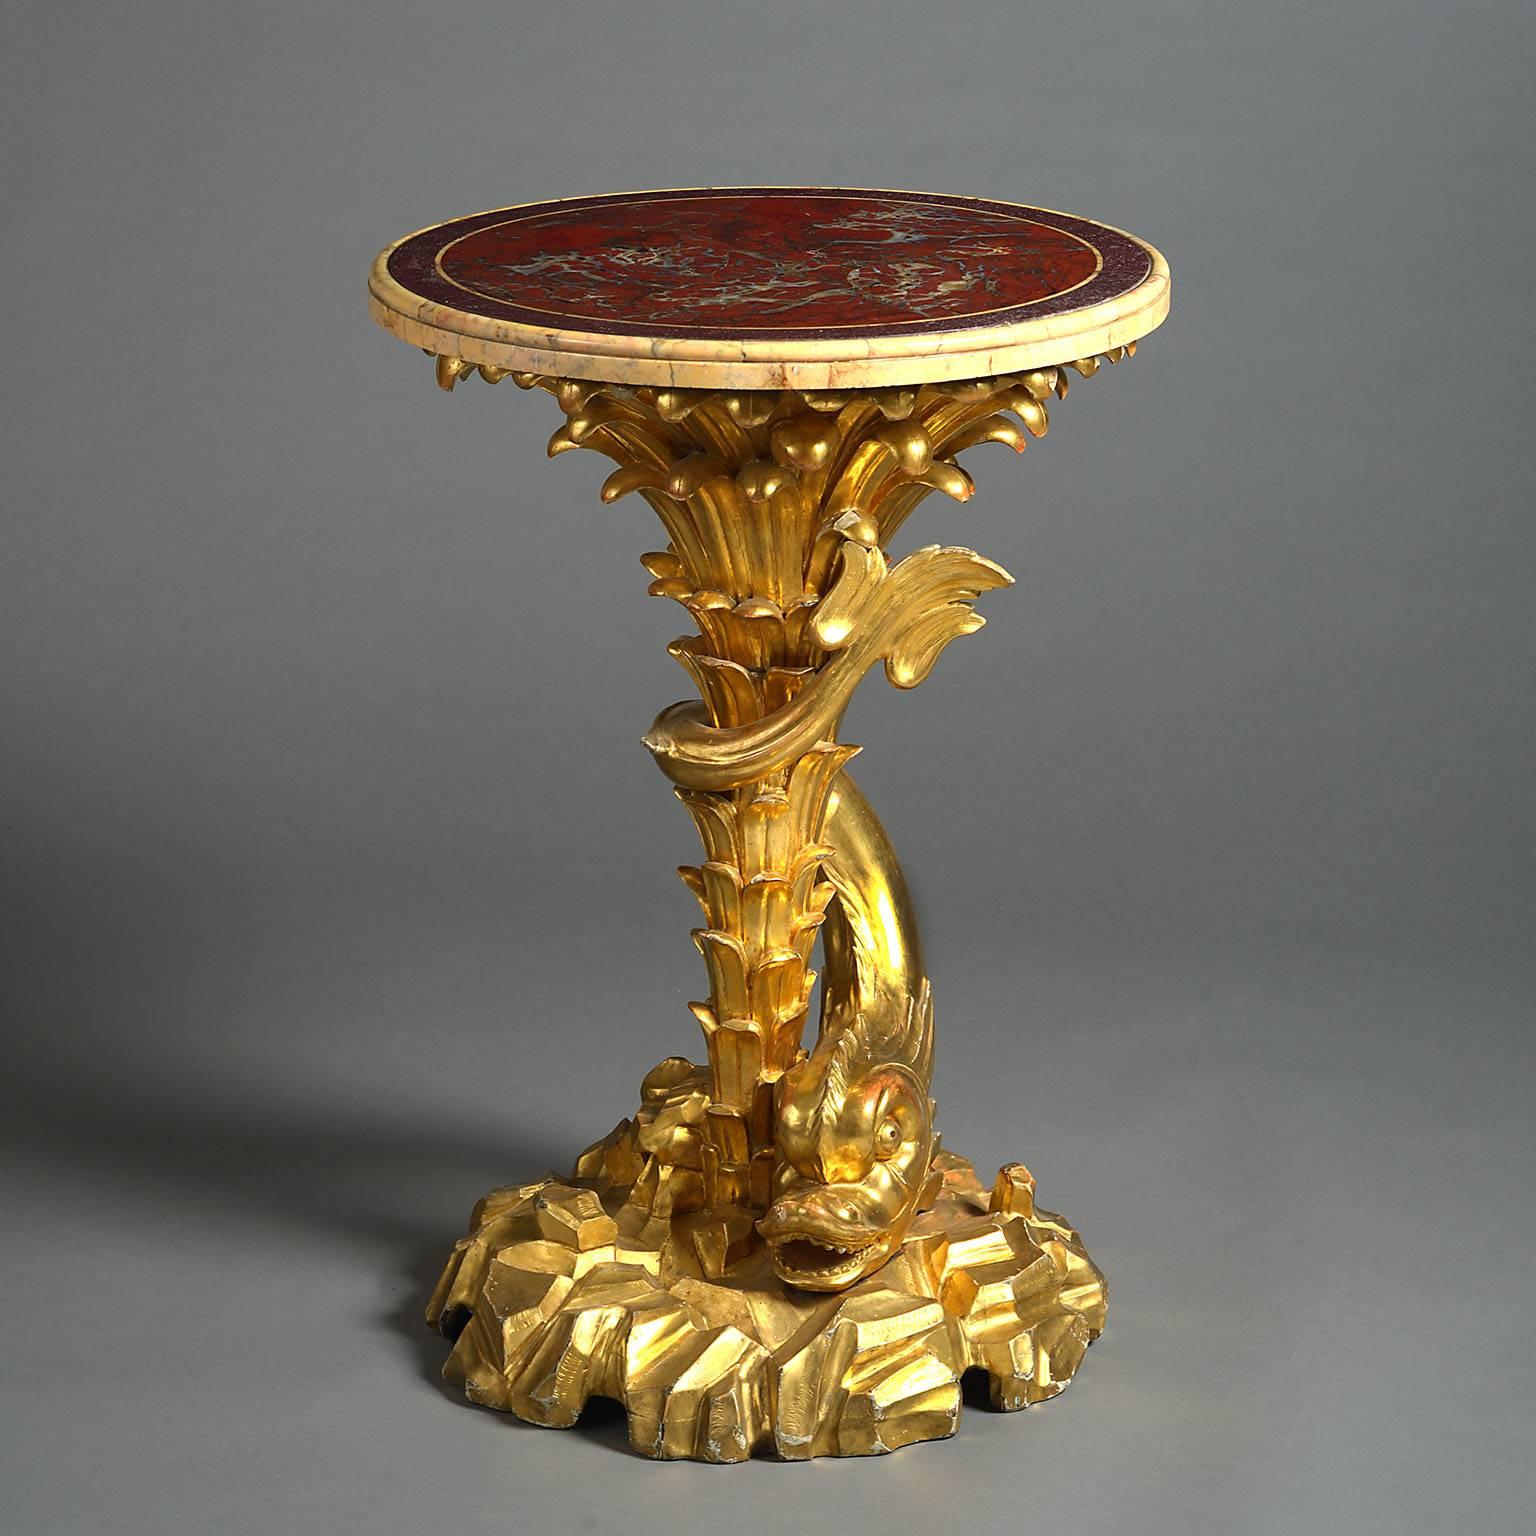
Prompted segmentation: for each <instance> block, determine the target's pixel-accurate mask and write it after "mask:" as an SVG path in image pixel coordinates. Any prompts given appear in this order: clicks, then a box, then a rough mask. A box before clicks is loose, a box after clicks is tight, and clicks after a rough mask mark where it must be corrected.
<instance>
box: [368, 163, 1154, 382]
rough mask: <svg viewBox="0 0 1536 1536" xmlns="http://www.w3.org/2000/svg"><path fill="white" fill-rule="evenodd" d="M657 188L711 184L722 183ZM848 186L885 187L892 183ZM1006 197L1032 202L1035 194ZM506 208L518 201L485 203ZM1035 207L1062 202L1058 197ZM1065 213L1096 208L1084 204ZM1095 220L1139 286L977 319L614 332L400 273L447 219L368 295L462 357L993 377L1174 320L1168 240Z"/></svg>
mask: <svg viewBox="0 0 1536 1536" xmlns="http://www.w3.org/2000/svg"><path fill="white" fill-rule="evenodd" d="M655 190H666V191H675V192H700V193H708V192H711V191H714V190H717V189H715V188H710V187H676V188H665V189H655ZM754 190H761V191H770V192H771V191H774V190H777V189H775V188H773V187H764V188H760V189H754ZM840 190H847V191H851V192H864V193H873V194H879V193H882V192H890V191H891V190H892V189H890V188H875V187H850V188H846V189H840ZM624 195H630V196H644V195H645V193H644V192H637V193H632V194H624ZM909 195H917V196H921V195H923V194H921V193H918V194H909ZM540 201H544V200H543V199H540ZM985 201H988V202H993V203H999V202H1000V201H1001V200H1000V199H997V198H988V199H985ZM513 206H514V207H517V206H521V207H528V206H532V205H531V204H518V205H513ZM1006 206H1009V207H1015V208H1021V209H1025V210H1029V209H1030V208H1031V205H1029V204H1024V203H1012V204H1007V205H1006ZM503 211H507V212H510V211H511V209H507V210H502V209H496V208H488V209H486V210H485V212H486V213H499V212H503ZM1033 211H1036V212H1040V213H1059V212H1060V210H1057V209H1051V208H1041V209H1037V210H1033ZM1060 216H1061V217H1063V218H1084V216H1083V215H1081V214H1067V213H1061V215H1060ZM473 217H479V215H473ZM447 222H452V221H447ZM1084 222H1086V223H1095V224H1099V227H1100V228H1102V229H1107V230H1111V231H1112V232H1113V233H1115V234H1118V235H1123V236H1124V237H1125V238H1126V239H1128V240H1132V241H1135V243H1136V244H1137V245H1139V246H1140V247H1141V248H1142V249H1143V250H1144V251H1146V252H1147V254H1148V256H1149V257H1150V258H1151V262H1152V270H1151V271H1150V272H1149V273H1148V274H1147V276H1146V277H1145V278H1144V279H1143V280H1142V281H1141V282H1140V283H1138V284H1137V285H1136V287H1134V288H1132V289H1131V290H1130V291H1129V292H1127V293H1123V294H1121V295H1119V297H1117V298H1113V299H1106V300H1104V301H1103V302H1102V303H1099V304H1093V305H1090V306H1088V307H1087V308H1085V309H1079V310H1073V311H1069V312H1067V313H1065V314H1056V315H1043V316H1041V317H1039V318H1037V319H1023V320H1015V321H1012V322H1010V323H1007V324H1002V325H990V326H978V327H974V328H971V329H967V330H954V331H929V332H923V333H919V334H916V335H892V336H864V337H859V338H854V337H839V336H830V337H818V338H815V339H812V340H801V341H786V340H783V339H779V340H776V341H770V340H766V339H762V338H758V339H753V338H750V337H748V336H741V337H725V338H722V337H711V338H709V339H705V338H702V337H676V336H643V335H612V334H609V333H599V332H594V331H580V330H561V329H559V328H558V327H551V328H546V327H543V326H535V325H526V324H520V323H517V322H514V321H510V320H497V319H493V318H491V317H489V316H485V315H472V314H468V313H466V312H465V311H463V310H459V309H453V308H452V307H450V306H448V305H445V304H438V303H436V302H434V301H433V300H430V299H424V298H422V297H421V296H420V295H419V294H415V293H412V292H411V291H410V290H409V289H407V288H405V287H404V286H402V285H401V284H400V283H398V282H396V280H395V279H394V278H393V277H392V276H391V275H390V272H389V258H390V257H391V255H393V253H394V252H395V250H396V249H397V248H398V247H399V246H401V245H403V244H405V242H406V241H407V240H414V239H415V238H416V237H417V235H420V234H425V233H426V232H427V231H428V230H430V229H435V228H436V227H437V225H435V224H428V225H425V226H424V227H423V228H422V229H420V230H416V231H414V232H413V233H411V234H408V235H404V236H402V237H401V238H400V239H399V240H396V241H394V242H393V243H392V244H391V245H388V246H386V247H385V248H384V249H383V250H382V251H380V252H379V255H378V257H377V259H376V260H375V261H374V264H373V270H372V271H371V272H370V274H369V277H368V306H369V310H370V312H371V313H372V315H373V318H374V319H375V320H376V321H377V322H378V324H379V325H381V326H382V327H383V328H384V329H385V330H386V331H388V332H390V333H391V334H392V335H394V336H398V337H400V339H401V340H402V341H408V342H410V343H411V344H412V345H413V346H417V347H420V348H421V349H422V350H423V351H425V352H430V353H433V354H434V355H436V356H438V357H451V358H462V359H463V360H464V361H465V362H467V363H486V364H489V365H491V366H493V367H497V368H508V369H511V370H513V371H515V372H519V373H541V374H550V375H554V376H556V377H559V378H567V379H591V380H599V381H603V382H606V383H613V384H633V385H640V386H652V387H668V388H674V389H872V388H878V387H880V386H882V385H892V384H927V383H937V382H940V381H942V380H946V379H965V378H985V377H987V376H988V375H991V374H998V373H1015V372H1018V371H1020V370H1022V369H1026V368H1046V367H1050V366H1051V365H1052V364H1055V363H1068V362H1073V361H1075V360H1077V359H1078V358H1083V357H1092V356H1094V355H1095V354H1096V353H1099V352H1106V351H1108V350H1109V349H1110V348H1111V347H1120V346H1124V345H1125V344H1126V343H1127V342H1132V341H1137V340H1139V339H1140V338H1141V337H1143V336H1145V335H1146V334H1147V333H1148V332H1149V331H1153V330H1155V329H1156V328H1157V327H1158V326H1159V325H1161V324H1162V322H1163V320H1164V319H1165V317H1166V316H1167V314H1168V300H1169V274H1168V263H1167V262H1166V261H1165V260H1164V259H1163V256H1162V254H1161V252H1159V251H1158V250H1157V249H1156V248H1155V247H1153V246H1151V245H1148V244H1147V242H1146V241H1145V240H1142V239H1141V238H1139V237H1138V236H1136V235H1133V234H1131V233H1130V231H1128V230H1122V229H1116V228H1115V226H1113V225H1111V224H1102V223H1100V221H1099V220H1097V219H1093V220H1089V219H1084Z"/></svg>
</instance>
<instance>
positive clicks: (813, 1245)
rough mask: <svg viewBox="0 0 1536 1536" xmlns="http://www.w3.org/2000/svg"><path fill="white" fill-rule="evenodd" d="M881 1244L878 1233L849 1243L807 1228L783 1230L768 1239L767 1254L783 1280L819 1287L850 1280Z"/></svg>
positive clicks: (865, 1265)
mask: <svg viewBox="0 0 1536 1536" xmlns="http://www.w3.org/2000/svg"><path fill="white" fill-rule="evenodd" d="M880 1246H881V1243H880V1239H879V1238H878V1237H874V1238H871V1239H869V1240H868V1241H865V1242H854V1243H852V1244H848V1243H838V1242H834V1241H833V1240H831V1239H830V1238H826V1237H812V1236H811V1234H810V1233H809V1232H784V1233H782V1234H777V1233H776V1234H775V1235H773V1236H772V1237H770V1238H769V1239H768V1257H769V1259H770V1260H771V1261H772V1263H773V1267H774V1270H775V1272H776V1273H777V1274H778V1276H779V1278H780V1279H781V1280H783V1281H784V1282H785V1283H786V1284H788V1285H797V1286H800V1287H801V1288H802V1289H804V1290H811V1291H819V1290H828V1289H836V1288H838V1287H841V1286H844V1285H847V1284H849V1282H850V1281H852V1280H854V1279H855V1278H856V1277H857V1276H858V1275H860V1274H861V1273H862V1272H864V1271H865V1270H866V1269H868V1268H870V1267H871V1266H870V1262H869V1261H870V1260H871V1259H872V1258H874V1257H875V1251H876V1250H877V1249H878V1248H879V1247H880Z"/></svg>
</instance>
